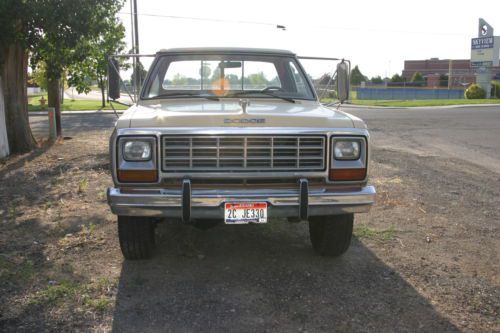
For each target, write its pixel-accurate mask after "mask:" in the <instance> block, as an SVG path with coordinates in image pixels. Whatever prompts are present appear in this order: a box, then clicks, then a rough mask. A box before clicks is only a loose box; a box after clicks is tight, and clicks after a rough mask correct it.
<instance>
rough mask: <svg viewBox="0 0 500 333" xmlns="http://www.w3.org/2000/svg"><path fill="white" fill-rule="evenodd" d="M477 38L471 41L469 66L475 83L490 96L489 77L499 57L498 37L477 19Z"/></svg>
mask: <svg viewBox="0 0 500 333" xmlns="http://www.w3.org/2000/svg"><path fill="white" fill-rule="evenodd" d="M477 36H478V37H477V38H472V40H471V56H470V65H471V67H472V68H473V69H474V70H475V73H476V83H477V84H478V85H480V86H481V88H483V89H484V90H485V91H486V98H490V97H491V96H490V95H491V77H492V71H491V68H492V67H493V66H498V58H499V56H500V54H499V50H500V37H498V36H497V37H495V36H494V35H493V27H492V26H491V25H489V24H488V22H486V21H485V20H483V19H482V18H480V19H479V29H478V34H477Z"/></svg>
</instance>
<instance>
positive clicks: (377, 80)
mask: <svg viewBox="0 0 500 333" xmlns="http://www.w3.org/2000/svg"><path fill="white" fill-rule="evenodd" d="M370 81H371V82H372V83H373V84H382V83H384V80H382V77H380V75H379V76H374V77H372V78H371V80H370Z"/></svg>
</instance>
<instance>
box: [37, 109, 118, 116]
mask: <svg viewBox="0 0 500 333" xmlns="http://www.w3.org/2000/svg"><path fill="white" fill-rule="evenodd" d="M123 112H124V111H123V110H116V113H117V114H122V113H123ZM47 114H48V111H30V112H28V115H29V116H46V115H47ZM61 114H62V115H65V116H66V115H82V114H115V112H114V111H112V110H105V111H99V110H87V111H62V112H61Z"/></svg>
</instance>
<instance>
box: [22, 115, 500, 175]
mask: <svg viewBox="0 0 500 333" xmlns="http://www.w3.org/2000/svg"><path fill="white" fill-rule="evenodd" d="M343 110H344V111H346V112H349V113H352V114H354V115H356V116H358V117H360V118H362V119H363V120H365V122H366V123H367V125H368V128H369V129H370V132H371V134H372V140H373V141H372V143H373V144H375V145H376V146H377V147H381V148H391V149H396V150H404V151H411V152H412V153H417V154H419V155H422V156H446V157H454V158H459V159H463V160H465V161H468V162H471V163H474V164H479V165H482V166H483V167H486V168H488V169H490V170H491V171H494V172H498V173H500V140H499V139H498V135H499V133H500V106H474V107H468V106H467V107H462V106H458V107H445V108H433V107H428V108H412V109H398V108H367V107H358V106H346V107H344V108H343ZM115 120H116V117H115V115H114V114H109V113H98V112H97V113H91V114H78V115H63V130H64V135H65V136H76V135H79V134H81V133H85V132H86V131H88V130H95V129H100V128H101V129H104V128H111V127H112V126H113V124H114V122H115ZM30 122H31V125H32V128H33V132H34V133H35V136H43V135H47V122H46V116H32V117H31V118H30Z"/></svg>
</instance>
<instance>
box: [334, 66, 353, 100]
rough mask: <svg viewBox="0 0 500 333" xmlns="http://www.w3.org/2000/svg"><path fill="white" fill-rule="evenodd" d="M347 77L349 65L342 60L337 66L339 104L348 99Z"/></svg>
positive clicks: (348, 82) (348, 83)
mask: <svg viewBox="0 0 500 333" xmlns="http://www.w3.org/2000/svg"><path fill="white" fill-rule="evenodd" d="M349 76H350V73H349V64H348V63H347V62H346V61H344V60H343V61H342V62H340V63H339V64H337V96H338V99H339V101H340V103H344V102H345V101H347V100H348V99H349V87H350V81H349Z"/></svg>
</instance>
